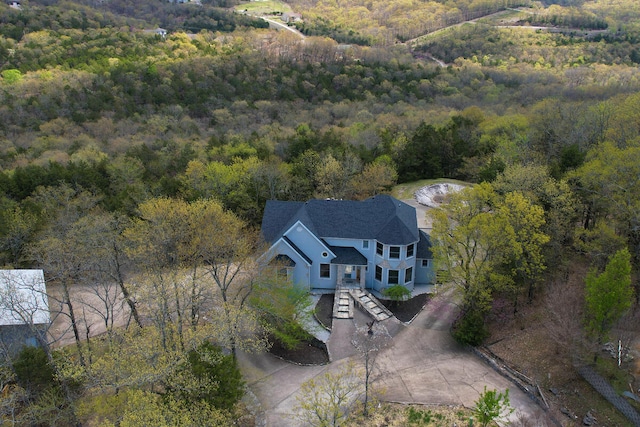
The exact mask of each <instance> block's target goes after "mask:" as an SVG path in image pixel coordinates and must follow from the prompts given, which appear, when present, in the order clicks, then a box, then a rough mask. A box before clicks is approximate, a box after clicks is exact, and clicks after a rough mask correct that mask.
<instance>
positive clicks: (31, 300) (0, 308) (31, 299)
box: [0, 270, 50, 326]
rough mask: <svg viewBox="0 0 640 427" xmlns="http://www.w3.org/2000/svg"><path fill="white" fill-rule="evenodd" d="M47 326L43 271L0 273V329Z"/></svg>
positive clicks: (47, 317) (47, 310)
mask: <svg viewBox="0 0 640 427" xmlns="http://www.w3.org/2000/svg"><path fill="white" fill-rule="evenodd" d="M49 322H50V317H49V302H48V299H47V293H46V287H45V282H44V273H43V271H42V270H0V326H7V325H23V324H26V323H33V324H35V325H42V324H47V323H49Z"/></svg>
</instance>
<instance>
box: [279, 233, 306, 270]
mask: <svg viewBox="0 0 640 427" xmlns="http://www.w3.org/2000/svg"><path fill="white" fill-rule="evenodd" d="M282 240H284V241H285V242H287V244H288V245H289V246H291V249H293V250H294V251H296V253H297V254H298V255H300V256H301V257H302V258H303V259H304V260H305V261H307V262H308V263H309V264H313V260H312V259H311V258H309V257H308V256H307V254H305V253H304V252H302V249H300V248H299V247H298V246H296V244H295V243H293V242H292V241H291V240H290V239H289V238H288V237H287V236H284V237H283V238H282Z"/></svg>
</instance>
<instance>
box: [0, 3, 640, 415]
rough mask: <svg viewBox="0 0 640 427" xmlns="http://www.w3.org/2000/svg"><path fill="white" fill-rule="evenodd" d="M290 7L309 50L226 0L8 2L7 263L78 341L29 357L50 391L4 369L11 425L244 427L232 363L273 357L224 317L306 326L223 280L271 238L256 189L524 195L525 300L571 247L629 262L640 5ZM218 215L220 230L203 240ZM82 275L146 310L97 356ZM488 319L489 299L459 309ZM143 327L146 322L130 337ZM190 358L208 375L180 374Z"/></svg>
mask: <svg viewBox="0 0 640 427" xmlns="http://www.w3.org/2000/svg"><path fill="white" fill-rule="evenodd" d="M383 3H384V4H383ZM290 6H291V8H292V9H293V10H295V11H297V12H300V13H301V14H302V16H303V22H300V23H296V24H295V25H296V26H297V27H298V29H299V30H300V31H301V32H302V33H303V34H304V35H305V36H304V38H302V37H300V36H298V35H296V34H293V33H290V32H288V31H274V30H271V29H269V28H268V26H269V25H268V23H267V22H265V21H263V20H261V19H259V18H258V17H252V16H250V15H248V14H243V13H237V12H236V11H234V7H238V8H240V9H241V8H242V4H241V3H240V2H237V1H215V0H214V1H205V0H203V1H202V3H201V4H200V3H198V4H195V3H186V4H177V3H171V2H163V1H160V0H144V1H136V2H133V3H132V2H125V1H120V0H113V1H104V2H102V1H101V2H94V1H89V0H86V1H79V2H72V1H55V0H29V1H28V2H27V1H23V2H21V6H20V8H13V7H10V6H8V5H5V4H2V5H0V75H1V79H0V265H3V266H5V267H6V268H45V274H47V276H48V277H50V278H51V281H52V283H53V284H54V285H57V286H61V288H62V289H63V292H62V296H61V297H60V302H61V304H62V305H64V306H65V307H67V309H68V310H67V316H70V318H71V322H72V324H73V325H74V331H73V332H74V335H75V343H76V347H75V349H73V350H72V349H71V348H70V347H69V348H66V349H65V350H64V351H63V352H62V355H58V354H56V353H55V352H54V353H47V354H45V355H44V359H38V357H43V356H42V355H37V354H35V355H34V354H26V355H23V356H22V357H23V358H27V359H26V360H27V361H26V363H27V365H28V364H29V363H38V364H42V365H48V366H49V365H50V366H54V368H52V369H54V371H55V372H53V371H52V372H50V373H46V374H45V375H44V376H45V378H30V377H29V375H28V373H27V372H25V371H24V370H23V371H20V370H19V369H18V370H15V371H14V374H9V373H7V374H6V375H5V373H3V374H2V375H3V379H2V381H3V382H2V383H0V384H2V385H4V384H14V383H16V381H17V380H16V377H15V375H18V377H19V380H20V381H18V382H19V383H20V387H22V388H21V390H26V391H25V393H27V392H28V393H27V394H25V395H19V396H18V394H16V395H15V397H16V399H15V400H12V402H15V404H14V406H13V407H12V408H13V409H12V410H13V411H16V412H15V413H17V414H21V416H22V418H21V420H22V421H21V422H22V423H23V425H29V424H31V425H34V424H38V423H41V422H43V420H45V419H47V417H49V416H50V415H51V411H52V409H51V408H53V407H57V408H60V407H64V408H65V411H62V410H60V411H59V412H60V413H61V414H64V416H65V417H67V418H65V421H64V422H61V423H62V424H58V425H64V423H65V422H68V423H72V422H74V423H75V422H77V421H78V420H86V419H89V418H91V417H92V416H98V417H101V420H102V421H103V422H105V423H107V422H109V423H112V424H108V423H107V424H104V425H136V420H140V419H142V418H140V417H144V416H146V415H148V414H150V413H155V414H156V415H157V416H158V417H159V418H162V419H163V421H162V422H165V423H166V424H167V425H175V424H176V423H177V421H176V420H177V419H178V418H179V417H183V418H180V419H184V420H186V419H187V418H188V417H189V416H190V415H189V410H188V405H187V404H186V403H185V402H187V401H190V402H194V401H197V402H199V403H198V405H200V406H199V407H200V409H201V411H200V412H199V416H201V417H202V418H201V419H200V420H191V421H189V422H191V423H192V424H189V423H188V422H187V421H185V423H186V424H185V425H198V423H199V422H200V421H202V420H206V419H209V420H211V419H215V420H218V422H219V424H220V425H225V423H231V421H230V420H232V419H234V420H237V419H238V418H239V417H241V415H238V413H237V411H238V407H237V405H236V402H237V401H238V399H239V396H240V395H241V392H240V391H239V390H240V389H241V388H242V381H241V379H240V378H239V374H238V373H237V372H236V371H235V370H234V369H235V365H234V363H235V362H234V360H233V357H227V356H228V354H229V349H232V350H235V349H236V347H237V348H253V347H255V348H258V347H261V346H263V345H266V344H265V341H263V338H264V337H262V336H261V338H260V339H257V340H256V341H255V342H254V341H251V340H247V339H246V336H245V332H246V331H238V330H236V328H240V327H246V329H247V330H252V331H255V330H265V331H271V332H270V333H271V334H272V335H271V336H273V334H275V335H279V336H280V338H281V339H282V340H285V341H286V340H289V339H290V340H292V342H295V341H296V339H297V338H298V336H299V334H300V333H301V332H300V331H299V328H298V327H296V326H293V325H294V323H295V322H293V318H294V317H295V316H294V315H293V314H292V310H291V307H294V306H295V305H296V304H299V303H300V301H302V300H303V299H304V298H303V297H302V296H300V295H291V294H290V293H288V291H287V290H286V289H283V288H281V287H279V286H276V285H273V281H277V278H272V277H267V275H266V273H265V276H264V277H262V278H261V279H260V280H258V279H255V280H253V279H252V280H249V281H250V282H251V286H252V287H251V288H250V291H251V295H252V296H251V297H249V291H248V288H247V287H246V284H244V283H243V284H242V285H239V284H238V281H235V282H233V283H232V280H229V279H228V277H232V278H235V277H236V274H237V270H234V269H235V268H238V269H240V267H244V266H245V265H246V264H247V263H250V262H251V261H250V260H251V259H252V258H251V257H252V255H253V254H255V253H256V252H259V251H260V249H261V248H262V246H261V244H260V242H259V239H258V237H257V236H256V235H257V233H256V232H255V230H256V229H257V228H258V227H259V225H260V220H261V218H262V211H263V208H264V204H265V201H266V200H268V199H282V200H301V201H304V200H308V199H310V198H314V197H318V198H325V197H332V198H339V199H347V198H348V199H364V198H367V197H370V196H372V195H375V194H379V193H381V192H387V191H390V190H391V189H392V188H393V186H394V185H395V184H397V183H406V182H412V181H417V180H422V179H431V178H451V179H457V180H463V181H466V182H470V183H485V185H488V186H490V187H491V189H490V190H487V194H490V195H491V196H490V197H489V196H486V197H487V199H486V200H484V201H483V203H487V206H486V209H490V208H494V209H498V207H499V206H508V201H509V200H511V199H509V198H508V197H507V196H508V195H509V194H511V193H512V192H519V193H521V194H523V195H524V196H526V198H527V201H526V203H527V204H530V205H535V206H538V207H539V209H540V211H539V213H540V218H542V219H541V223H540V230H538V231H540V233H544V235H545V236H547V237H545V238H544V239H543V238H540V239H539V243H540V245H541V252H540V253H539V254H536V255H535V256H536V257H537V258H536V263H537V264H536V265H537V266H538V267H536V268H537V270H536V275H535V277H534V275H533V273H532V274H531V275H525V276H526V277H525V278H524V279H523V277H524V276H522V274H524V273H522V272H523V271H524V267H522V268H521V269H520V270H518V268H520V267H521V264H518V265H520V267H518V268H516V267H514V266H513V265H510V264H509V262H516V260H515V258H509V259H502V260H501V261H500V262H501V263H500V266H499V268H501V269H504V271H507V270H509V271H511V272H512V273H513V272H516V271H517V272H518V273H517V274H516V273H513V274H512V276H510V280H524V281H526V286H522V287H515V288H509V290H508V291H505V289H506V288H502V289H496V290H494V291H495V294H496V295H497V294H505V293H509V292H511V294H509V295H512V294H513V293H514V292H515V293H517V292H521V293H522V295H526V296H527V297H528V298H527V300H528V301H529V302H531V301H532V300H533V299H534V298H535V297H536V296H537V295H539V294H540V289H542V288H543V283H544V282H545V280H549V278H550V277H553V276H554V274H557V273H558V271H559V270H560V267H561V264H562V262H560V261H558V260H559V259H560V258H561V255H562V254H565V253H567V252H571V253H572V254H575V255H576V256H579V257H581V259H584V260H586V262H588V263H589V264H591V265H593V266H594V268H595V269H596V270H595V271H598V272H601V271H604V270H605V267H606V265H607V260H608V259H610V258H611V257H613V256H614V255H615V254H617V253H618V252H619V251H620V250H622V249H623V248H627V249H628V251H629V253H630V262H631V264H632V265H633V267H634V270H633V271H634V272H635V271H637V267H638V266H640V231H639V230H640V228H639V224H640V215H639V214H638V212H640V209H639V207H640V198H638V196H637V195H638V194H640V178H639V177H640V170H638V168H640V159H638V156H639V155H640V95H639V93H640V69H639V68H638V64H640V24H639V23H640V4H639V3H638V2H636V1H634V0H601V1H588V0H571V1H570V0H565V1H546V2H534V1H516V0H500V1H498V0H455V1H447V2H443V1H426V2H415V1H395V2H375V1H374V2H372V1H368V2H360V1H356V0H354V1H348V2H338V3H337V2H328V1H324V0H318V1H302V0H295V1H292V2H291V3H290ZM530 26H536V27H537V28H528V27H530ZM158 27H160V28H163V29H165V30H167V31H168V33H167V34H166V35H162V34H159V33H158V32H156V31H155V30H156V28H158ZM434 59H435V60H434ZM483 188H486V187H483ZM478 197H480V196H478ZM483 197H484V196H483ZM498 199H500V202H497V201H496V200H498ZM523 203H525V202H523ZM527 206H528V205H527ZM514 209H515V208H514ZM536 212H538V211H536ZM203 218H204V219H203ZM205 220H206V221H205ZM216 227H218V228H217V229H222V230H226V231H227V236H225V237H229V238H228V239H222V236H221V238H220V240H219V241H218V240H216V241H215V242H202V241H200V240H201V239H199V238H198V237H197V236H198V232H200V233H202V232H203V231H202V230H208V231H211V235H213V234H216V232H215V231H213V230H216ZM218 234H219V233H218ZM87 236H93V237H92V238H88V237H87ZM162 237H166V238H165V239H164V240H163V239H162ZM65 242H67V244H65ZM69 242H73V245H69V244H68V243H69ZM70 246H74V247H70ZM214 246H215V247H214ZM89 255H91V256H89ZM232 260H233V262H232ZM517 261H518V262H520V261H521V259H520V258H518V260H517ZM542 265H544V267H541V266H542ZM167 269H169V270H171V271H173V272H174V273H173V275H172V274H167V271H168V270H167ZM176 271H180V272H183V274H182V275H186V276H189V277H191V278H192V280H191V281H190V282H189V281H187V282H188V283H186V282H185V281H184V280H183V277H178V274H177V273H175V272H176ZM133 272H137V273H138V274H139V275H141V276H134V275H133ZM529 273H530V272H529ZM529 273H527V274H529ZM510 274H511V273H510ZM518 274H520V276H518ZM594 274H595V273H594ZM134 277H135V278H134ZM196 277H198V278H200V277H206V278H207V280H206V281H203V282H202V283H201V282H199V281H198V280H200V279H198V280H196ZM505 277H506V273H505ZM245 279H246V278H245ZM203 280H204V279H203ZM227 280H229V281H227ZM96 281H101V282H110V283H114V284H116V285H117V286H118V287H119V289H120V293H121V294H122V295H124V299H125V300H126V303H127V304H128V307H129V310H130V312H131V315H132V316H134V317H136V316H138V313H137V310H138V309H139V310H140V311H141V314H140V317H141V318H142V319H138V318H137V317H136V319H135V321H132V322H131V323H132V325H133V326H132V327H131V329H127V330H126V331H122V330H120V329H118V328H115V325H114V324H113V323H109V322H112V321H113V319H111V318H110V317H109V316H106V317H105V322H104V323H105V325H106V329H107V330H109V331H110V333H109V334H108V336H107V337H106V338H104V339H103V340H101V341H100V342H93V343H90V342H85V340H84V338H86V337H88V335H89V331H88V327H87V331H86V337H85V336H81V335H83V332H82V330H76V328H75V324H76V319H75V318H74V316H75V315H74V314H73V309H72V306H71V302H70V300H69V295H68V292H67V291H66V289H67V287H68V286H71V287H72V286H75V285H78V284H89V283H95V282H96ZM134 281H135V283H136V285H135V286H134V289H129V286H130V285H132V284H133V283H134ZM204 282H206V285H204V284H203V283H204ZM261 283H262V284H263V285H264V284H265V283H269V284H270V286H260V284H261ZM254 285H255V286H254ZM136 286H137V287H136ZM269 289H271V291H269ZM513 289H516V291H514V290H513ZM178 290H180V292H182V293H184V294H188V295H190V297H189V298H187V299H183V297H182V296H177V295H178V292H177V291H178ZM231 290H233V292H231ZM96 292H98V291H96ZM227 292H229V294H228V295H227ZM245 292H246V294H245ZM269 292H272V293H275V292H279V294H278V295H276V296H277V297H278V298H283V299H284V300H286V301H287V303H286V304H285V303H283V305H282V306H279V307H275V308H274V307H265V306H264V304H263V303H261V299H260V298H259V296H265V293H269ZM130 293H133V295H134V296H131V297H130V296H129V295H130ZM214 294H215V295H217V296H216V297H214ZM144 295H147V296H149V295H155V297H154V298H151V299H152V300H153V301H157V300H158V297H157V296H158V295H162V296H163V298H166V301H165V302H166V304H165V306H164V307H161V306H153V304H155V302H154V303H145V302H142V301H143V300H142V299H141V298H142V297H143V296H144ZM635 295H636V297H635V298H636V299H635V300H636V301H637V298H638V297H639V296H640V289H638V287H637V285H636V292H635ZM276 296H274V295H273V294H271V295H269V298H275V297H276ZM185 298H186V297H185ZM215 298H222V300H223V301H224V304H221V305H220V306H221V307H224V310H223V311H222V313H223V314H224V315H223V316H220V317H221V319H222V321H221V323H220V324H213V323H214V322H212V323H211V324H207V325H206V327H205V326H203V323H204V321H203V320H202V319H203V318H204V315H201V311H204V310H205V309H206V308H207V307H210V304H211V301H213V300H215ZM265 298H266V297H265ZM510 298H511V296H510ZM267 299H268V298H267ZM515 300H516V301H517V296H516V297H515ZM523 300H524V298H523ZM216 301H217V300H216ZM245 302H246V304H245ZM105 304H106V305H105V308H104V310H106V311H105V312H106V313H111V314H113V313H112V312H110V311H109V310H112V309H113V307H112V306H111V305H109V304H110V303H109V302H105ZM158 304H159V303H158ZM636 304H637V302H636ZM483 310H490V304H489V305H488V306H486V307H484V308H483V309H482V310H480V311H482V312H481V313H478V312H474V313H472V315H473V316H476V315H478V314H480V315H481V317H482V316H485V315H486V314H487V313H486V312H484V311H483ZM293 311H295V310H293ZM109 319H111V320H109ZM145 319H146V322H147V323H148V324H152V325H154V327H153V328H152V327H148V328H147V327H145V328H142V327H141V326H142V325H143V324H145ZM239 319H241V320H239ZM612 322H613V321H612ZM78 323H80V322H78ZM480 323H483V322H482V321H481V322H480ZM135 324H137V325H138V326H139V328H138V329H136V327H135ZM233 325H235V326H233ZM112 328H113V329H112ZM230 328H231V329H230ZM223 337H226V338H223ZM229 339H230V340H231V341H228V340H229ZM212 340H213V341H216V340H217V341H216V342H218V344H219V345H220V347H217V346H212V345H210V344H206V343H207V342H209V341H212ZM140 342H145V343H148V347H145V346H140V344H139V343H140ZM159 343H161V344H159ZM92 345H93V347H92ZM145 345H146V344H145ZM154 345H156V348H157V347H161V348H163V349H164V351H165V352H164V353H163V358H162V360H156V362H157V364H156V365H154V366H153V368H154V369H155V370H156V371H158V375H157V376H153V375H151V373H150V372H149V371H148V370H142V369H141V368H140V369H141V371H140V372H139V373H138V374H136V375H134V374H133V373H132V372H129V371H127V372H128V373H127V374H126V375H129V376H130V377H131V378H133V379H134V380H135V381H134V380H132V381H130V382H126V381H123V375H125V374H123V373H122V372H121V371H119V370H118V369H120V368H118V367H117V366H120V367H121V366H125V365H129V366H135V367H140V366H142V365H144V363H145V362H144V361H145V360H147V359H145V357H151V356H150V354H151V353H152V352H153V351H152V348H154ZM137 346H140V347H139V350H140V351H139V352H132V353H131V354H129V355H125V354H124V353H126V352H118V351H116V350H115V348H116V347H118V348H120V347H121V348H127V349H131V350H132V349H135V348H137ZM222 349H225V351H223V350H222ZM134 353H135V354H134ZM231 354H233V352H231ZM125 356H130V357H129V358H127V357H125ZM29 358H33V360H31V359H29ZM118 358H119V359H118ZM36 359H37V360H36ZM54 359H55V360H54ZM30 360H31V362H30ZM212 361H214V362H215V363H214V362H212ZM22 362H23V363H25V361H24V360H22ZM212 364H213V365H215V366H214V368H215V369H213V368H211V366H209V365H212ZM228 364H229V365H228ZM207 366H208V368H207ZM229 366H233V369H232V368H229ZM210 368H211V369H210ZM202 369H209V370H208V371H207V372H210V375H211V378H209V379H208V381H210V383H207V384H205V383H204V382H197V381H195V379H194V375H196V374H194V373H197V372H200V370H202ZM130 371H131V370H130ZM3 372H4V371H3ZM229 372H230V373H229ZM16 373H17V374H16ZM227 373H228V374H227ZM5 377H6V378H5ZM223 377H224V378H223ZM24 378H27V380H25V379H24ZM21 381H22V382H21ZM25 381H26V382H25ZM216 381H225V382H228V383H229V384H232V386H230V387H229V389H228V390H229V392H228V394H226V395H225V394H224V393H221V392H220V390H218V391H215V390H214V391H212V387H211V383H215V382H216ZM25 384H27V385H25ZM51 384H54V385H53V386H52V385H51ZM169 384H177V385H176V386H175V387H173V388H172V387H170V386H169ZM181 387H182V388H181ZM121 389H124V390H127V392H126V393H119V394H118V393H117V391H118V390H121ZM213 389H215V387H213ZM15 390H18V388H17V387H16V388H15ZM52 390H53V391H52ZM16 393H18V391H16ZM29 393H31V394H30V395H29ZM79 396H82V399H80V398H79ZM159 396H162V398H160V397H159ZM76 399H80V400H76ZM27 402H31V403H33V402H37V405H36V404H34V405H33V406H31V407H30V408H31V409H25V408H29V405H27ZM47 402H48V403H47ZM61 402H62V403H61ZM78 402H80V403H78ZM38 405H39V406H38ZM47 405H49V406H47ZM109 405H112V406H113V407H114V408H116V409H114V410H113V411H111V412H110V411H109V410H108V407H109ZM125 407H126V408H125ZM4 410H5V409H3V411H4ZM47 411H49V412H47ZM196 412H198V411H196ZM96 414H97V415H96ZM145 414H146V415H145ZM172 417H178V418H172ZM159 418H158V419H159ZM43 425H44V424H43ZM157 425H162V424H161V422H160V421H158V424H157Z"/></svg>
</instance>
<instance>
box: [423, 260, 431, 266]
mask: <svg viewBox="0 0 640 427" xmlns="http://www.w3.org/2000/svg"><path fill="white" fill-rule="evenodd" d="M422 266H423V267H429V260H428V259H423V260H422Z"/></svg>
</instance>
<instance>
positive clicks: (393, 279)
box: [389, 270, 398, 285]
mask: <svg viewBox="0 0 640 427" xmlns="http://www.w3.org/2000/svg"><path fill="white" fill-rule="evenodd" d="M389 284H390V285H397V284H398V270H389Z"/></svg>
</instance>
